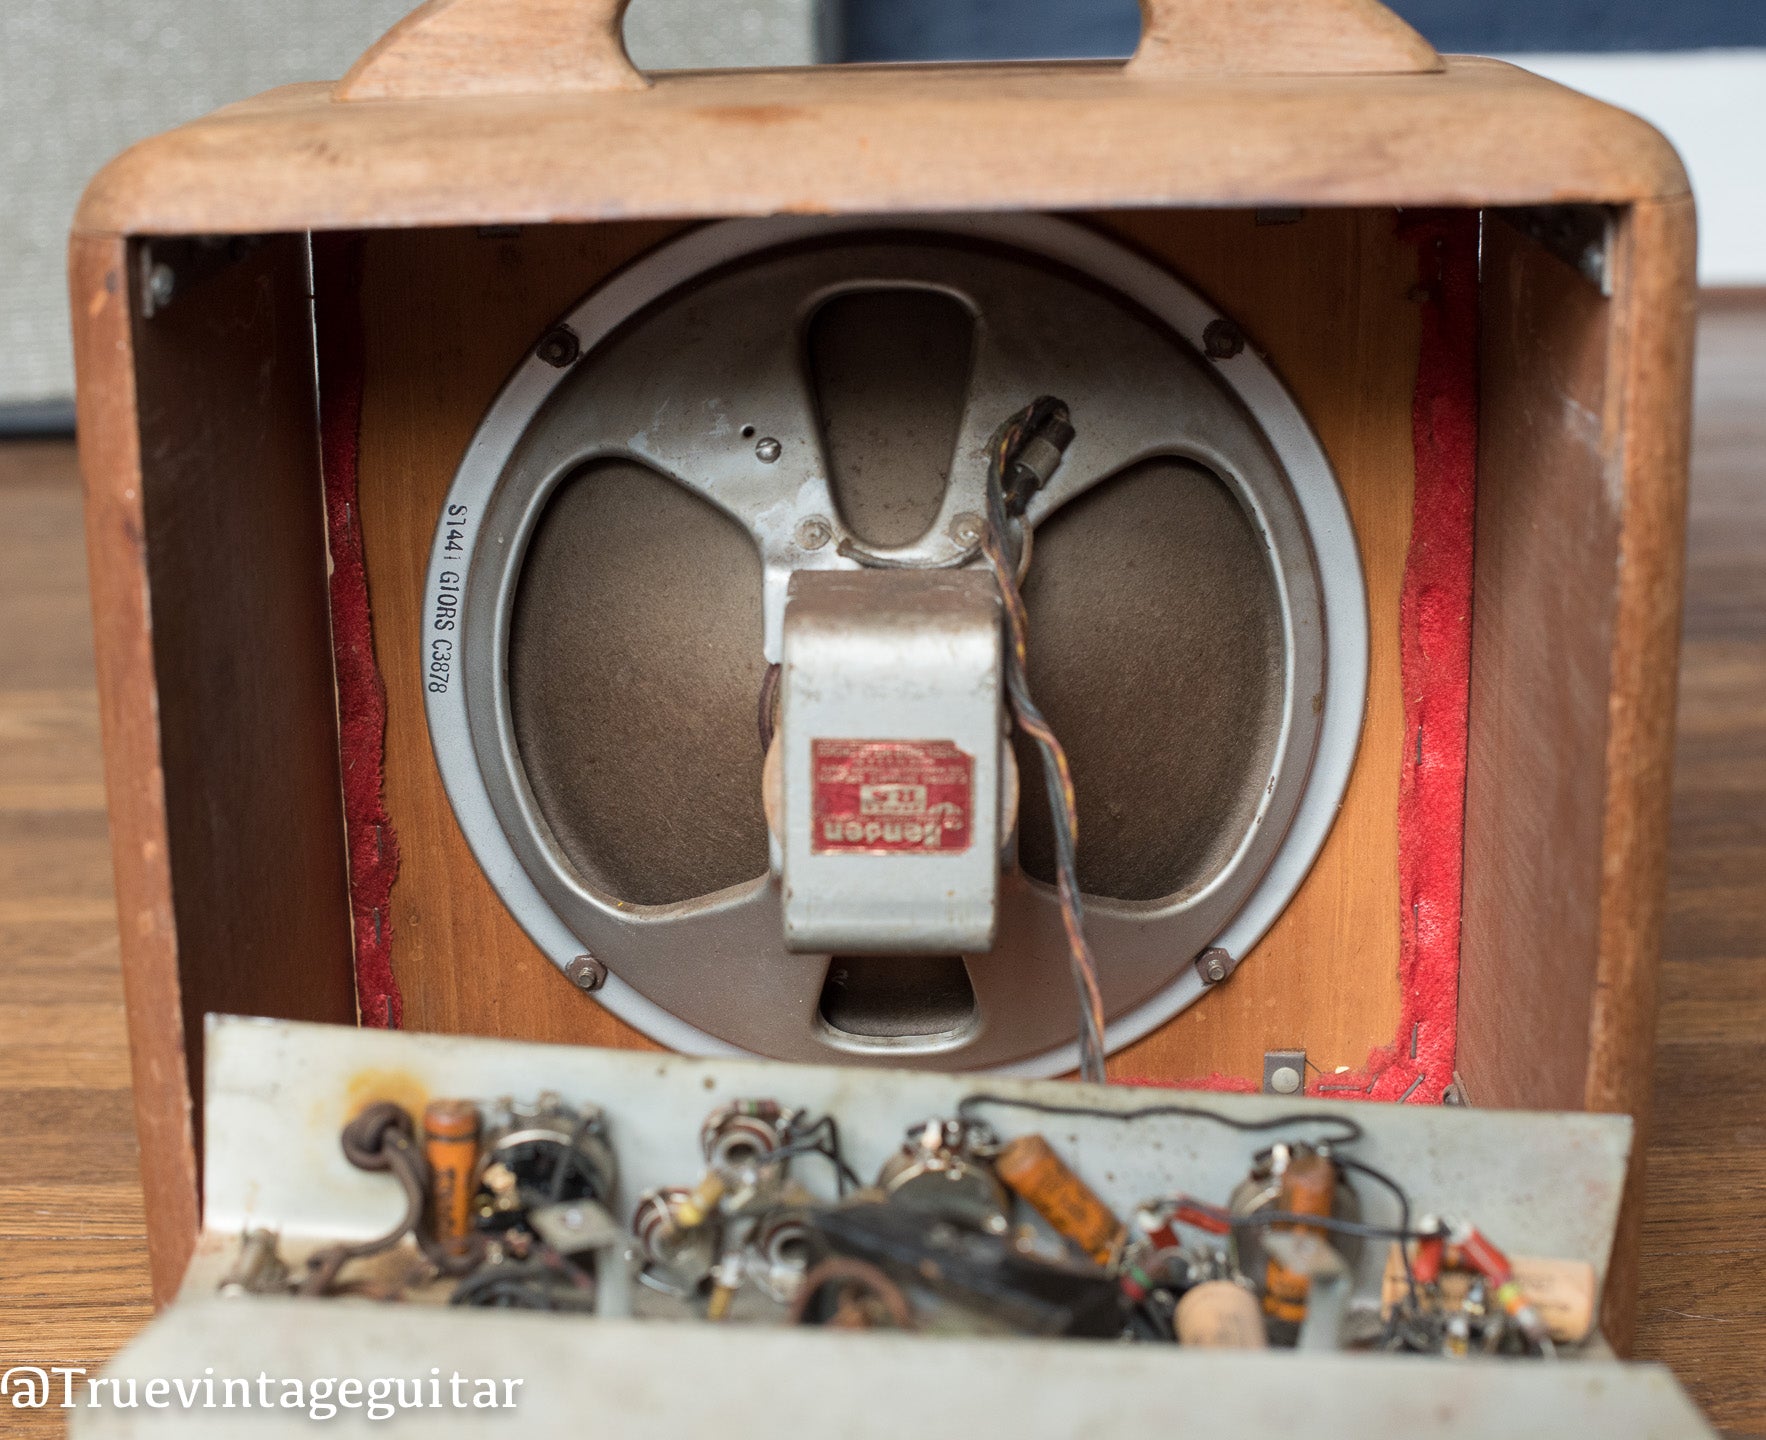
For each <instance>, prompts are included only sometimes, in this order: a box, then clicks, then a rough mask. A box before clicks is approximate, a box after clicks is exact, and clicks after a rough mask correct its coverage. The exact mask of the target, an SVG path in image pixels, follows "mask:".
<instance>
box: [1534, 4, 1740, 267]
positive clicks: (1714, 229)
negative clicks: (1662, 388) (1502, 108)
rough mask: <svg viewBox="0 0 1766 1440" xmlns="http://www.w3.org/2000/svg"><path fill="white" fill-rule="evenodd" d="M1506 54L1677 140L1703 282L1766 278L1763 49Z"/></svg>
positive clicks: (1674, 140)
mask: <svg viewBox="0 0 1766 1440" xmlns="http://www.w3.org/2000/svg"><path fill="white" fill-rule="evenodd" d="M1753 3H1759V0H1753ZM1505 58H1507V59H1510V60H1512V61H1514V63H1515V64H1517V65H1524V66H1526V67H1527V68H1528V69H1529V70H1533V71H1536V72H1538V73H1539V74H1541V75H1544V76H1547V77H1548V78H1550V79H1552V80H1556V81H1558V82H1559V83H1561V84H1564V85H1569V86H1571V87H1572V88H1574V89H1577V90H1582V91H1586V92H1587V93H1588V94H1590V95H1593V96H1595V97H1596V98H1598V99H1601V100H1605V101H1608V102H1609V103H1611V104H1614V105H1617V106H1619V107H1620V108H1621V109H1624V110H1629V111H1631V112H1632V113H1633V114H1636V115H1641V116H1642V117H1643V118H1644V119H1645V120H1648V121H1649V122H1650V123H1651V124H1652V125H1654V126H1655V127H1656V128H1657V129H1658V130H1660V131H1661V132H1662V133H1663V134H1664V135H1666V136H1667V137H1668V138H1669V139H1670V140H1671V141H1673V142H1674V147H1675V149H1677V150H1679V152H1680V158H1681V160H1682V161H1684V162H1685V164H1686V168H1687V171H1688V172H1689V173H1690V174H1691V176H1692V188H1693V194H1694V196H1695V197H1696V198H1697V200H1698V206H1699V280H1700V282H1701V283H1702V284H1705V285H1766V50H1695V51H1689V52H1685V53H1680V54H1667V55H1511V56H1507V57H1505Z"/></svg>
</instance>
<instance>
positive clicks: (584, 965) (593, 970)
mask: <svg viewBox="0 0 1766 1440" xmlns="http://www.w3.org/2000/svg"><path fill="white" fill-rule="evenodd" d="M564 973H565V975H566V976H567V977H568V978H569V980H570V983H571V984H572V985H574V986H576V988H577V989H578V990H581V991H584V992H585V993H587V994H590V995H593V994H594V993H595V991H597V990H599V989H600V988H601V987H602V986H603V985H605V984H606V983H607V967H606V966H605V965H603V964H602V963H601V962H600V961H599V960H597V959H596V958H595V957H594V956H593V955H578V956H577V957H576V959H574V960H572V961H571V962H570V963H569V964H568V965H566V966H565V967H564Z"/></svg>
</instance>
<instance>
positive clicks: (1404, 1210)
mask: <svg viewBox="0 0 1766 1440" xmlns="http://www.w3.org/2000/svg"><path fill="white" fill-rule="evenodd" d="M1331 1158H1332V1159H1333V1160H1335V1161H1336V1162H1337V1164H1339V1165H1341V1166H1342V1167H1343V1168H1344V1169H1345V1170H1352V1171H1354V1172H1355V1173H1356V1174H1358V1175H1365V1176H1367V1178H1368V1179H1369V1180H1373V1181H1375V1182H1377V1183H1378V1184H1381V1185H1384V1186H1385V1187H1386V1189H1388V1190H1390V1191H1391V1192H1392V1197H1393V1198H1394V1199H1395V1200H1397V1202H1398V1228H1399V1229H1400V1230H1408V1229H1410V1196H1409V1195H1407V1194H1405V1191H1404V1187H1403V1186H1402V1185H1400V1184H1399V1183H1398V1182H1397V1181H1396V1180H1394V1179H1393V1178H1392V1177H1391V1176H1390V1175H1388V1174H1387V1173H1386V1172H1385V1171H1384V1170H1376V1169H1375V1168H1374V1167H1373V1166H1372V1165H1369V1164H1368V1163H1367V1162H1366V1161H1365V1160H1355V1159H1351V1158H1350V1157H1349V1156H1347V1155H1333V1156H1332V1157H1331ZM1398 1258H1399V1259H1400V1260H1401V1261H1402V1262H1403V1264H1404V1287H1405V1290H1406V1291H1407V1292H1408V1294H1409V1296H1410V1308H1411V1309H1412V1310H1416V1309H1420V1308H1421V1300H1420V1298H1419V1296H1418V1294H1417V1288H1416V1271H1415V1270H1413V1269H1412V1268H1411V1264H1410V1251H1409V1250H1408V1249H1406V1248H1405V1244H1404V1242H1403V1241H1400V1242H1399V1244H1398Z"/></svg>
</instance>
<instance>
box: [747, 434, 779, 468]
mask: <svg viewBox="0 0 1766 1440" xmlns="http://www.w3.org/2000/svg"><path fill="white" fill-rule="evenodd" d="M784 450H785V447H784V446H783V445H781V444H780V443H779V442H778V441H777V440H775V439H773V437H772V436H771V435H768V436H767V437H766V438H765V439H764V440H762V441H760V443H759V444H757V445H756V446H755V447H754V456H755V459H757V460H759V461H760V463H761V464H762V465H771V464H772V463H773V461H775V460H777V459H778V458H779V456H780V455H782V454H783V453H784Z"/></svg>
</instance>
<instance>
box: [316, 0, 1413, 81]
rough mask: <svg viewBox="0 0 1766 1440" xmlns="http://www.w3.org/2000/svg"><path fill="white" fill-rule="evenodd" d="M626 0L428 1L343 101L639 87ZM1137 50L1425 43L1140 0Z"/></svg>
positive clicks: (1358, 63) (1323, 50) (1272, 65)
mask: <svg viewBox="0 0 1766 1440" xmlns="http://www.w3.org/2000/svg"><path fill="white" fill-rule="evenodd" d="M630 3H631V0H427V3H426V4H424V5H423V6H421V7H420V8H419V9H417V10H414V11H413V12H412V13H411V14H409V15H407V16H406V17H405V18H404V19H403V20H401V21H400V22H399V23H398V24H397V25H395V26H393V28H392V29H391V30H389V31H387V32H386V34H385V35H383V36H381V38H380V39H379V40H378V41H376V42H375V44H374V45H373V46H372V47H371V48H370V49H369V50H368V52H367V53H366V54H365V55H363V56H362V58H361V59H360V60H358V61H357V62H356V63H355V65H354V66H352V67H351V69H350V72H349V74H347V75H345V76H344V77H343V79H342V80H340V81H339V82H338V84H337V88H336V90H335V91H334V92H333V94H334V97H335V98H336V99H339V100H390V99H417V98H431V97H444V96H450V95H544V94H554V93H557V92H560V91H585V90H586V91H596V90H640V89H642V88H643V87H644V86H645V85H646V84H648V83H649V82H648V81H646V80H645V78H644V75H643V73H642V72H641V71H640V70H639V69H638V68H637V67H636V66H635V65H633V64H632V62H631V57H630V56H629V55H627V54H626V49H625V36H624V31H623V28H622V22H623V21H624V19H625V11H626V6H627V5H629V4H630ZM1140 7H1141V43H1140V48H1139V49H1138V50H1136V51H1135V53H1134V58H1133V59H1132V60H1130V61H1129V63H1128V67H1127V71H1126V73H1127V74H1129V75H1131V76H1134V77H1136V78H1139V79H1161V78H1170V77H1175V76H1186V75H1380V74H1421V73H1426V72H1428V71H1433V70H1439V69H1440V68H1441V57H1440V56H1439V55H1437V54H1436V53H1435V51H1434V50H1433V48H1431V46H1430V45H1429V43H1428V41H1426V40H1424V39H1423V37H1422V36H1420V35H1419V34H1417V33H1416V31H1414V30H1412V29H1411V28H1410V26H1408V25H1406V24H1405V23H1404V22H1403V21H1402V20H1400V19H1399V18H1398V17H1397V16H1396V15H1394V14H1393V13H1392V12H1391V11H1390V10H1388V9H1386V7H1385V6H1384V5H1381V4H1379V3H1377V0H1140Z"/></svg>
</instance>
